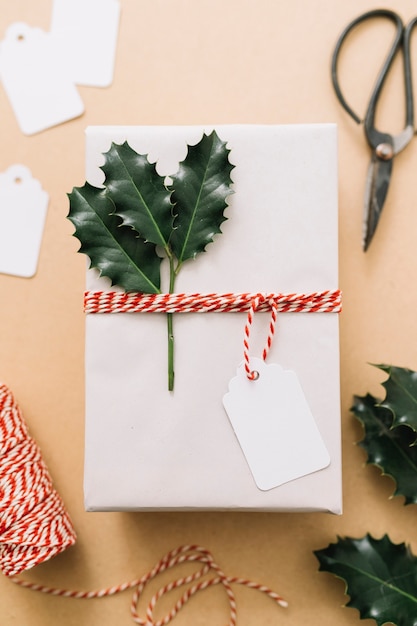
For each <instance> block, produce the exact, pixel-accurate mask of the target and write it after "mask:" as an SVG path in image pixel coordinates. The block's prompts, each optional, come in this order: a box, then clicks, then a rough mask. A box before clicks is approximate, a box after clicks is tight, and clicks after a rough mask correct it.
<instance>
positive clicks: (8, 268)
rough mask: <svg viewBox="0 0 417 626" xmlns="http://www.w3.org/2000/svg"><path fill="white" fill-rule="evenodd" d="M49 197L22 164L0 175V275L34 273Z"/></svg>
mask: <svg viewBox="0 0 417 626" xmlns="http://www.w3.org/2000/svg"><path fill="white" fill-rule="evenodd" d="M48 202H49V196H48V194H47V192H46V191H43V189H42V187H41V185H40V183H39V181H37V180H36V179H34V178H32V174H31V172H30V170H29V169H28V168H27V167H25V166H24V165H12V166H11V167H9V169H8V170H6V171H5V172H3V173H0V272H2V273H3V274H12V275H14V276H22V277H25V278H29V277H30V276H33V275H34V274H35V273H36V268H37V265H38V257H39V249H40V246H41V241H42V234H43V229H44V224H45V218H46V212H47V208H48Z"/></svg>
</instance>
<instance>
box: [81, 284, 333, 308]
mask: <svg viewBox="0 0 417 626" xmlns="http://www.w3.org/2000/svg"><path fill="white" fill-rule="evenodd" d="M257 298H260V304H259V308H258V310H259V311H261V312H262V311H269V310H270V309H271V303H272V302H274V303H275V304H276V307H277V312H280V313H339V312H340V311H341V302H342V297H341V291H340V290H339V289H334V290H327V291H315V292H312V293H307V294H304V293H224V294H216V293H207V294H201V293H192V294H184V293H157V294H148V293H137V292H133V293H125V292H118V291H86V292H85V294H84V312H85V313H87V314H94V313H214V312H218V313H241V312H246V311H249V309H250V308H251V305H252V303H253V301H254V300H256V299H257Z"/></svg>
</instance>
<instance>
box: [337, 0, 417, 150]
mask: <svg viewBox="0 0 417 626" xmlns="http://www.w3.org/2000/svg"><path fill="white" fill-rule="evenodd" d="M374 17H386V18H388V19H390V20H391V21H393V22H394V23H395V25H396V34H395V39H394V41H393V44H392V46H391V48H390V50H389V52H388V55H387V57H386V59H385V62H384V64H383V66H382V68H381V71H380V72H379V74H378V77H377V80H376V84H375V87H374V90H373V92H372V94H371V98H370V101H369V105H368V109H367V112H366V116H365V120H364V121H365V128H366V132H367V134H368V140H369V133H370V134H372V132H373V131H375V129H374V120H375V108H376V103H377V101H378V98H379V94H380V92H381V89H382V87H383V85H384V82H385V79H386V77H387V75H388V72H389V69H390V67H391V64H392V62H393V60H394V58H395V55H396V54H397V51H398V49H399V47H400V45H401V43H402V39H403V34H404V25H403V22H402V20H401V18H400V16H399V15H398V14H397V13H395V12H394V11H390V10H389V9H375V10H373V11H368V12H366V13H363V14H362V15H360V16H359V17H357V18H356V19H354V20H353V21H352V22H350V24H348V25H347V26H346V28H345V29H344V30H343V32H342V33H341V35H340V36H339V39H338V40H337V42H336V46H335V49H334V52H333V56H332V66H331V74H332V82H333V87H334V90H335V92H336V95H337V98H338V100H339V102H340V104H341V105H342V106H343V108H344V109H345V110H346V111H347V113H349V115H350V116H351V117H352V118H353V119H354V120H355V122H357V123H358V124H361V123H362V121H363V120H361V118H360V117H359V115H357V114H356V113H355V111H354V110H353V109H352V108H351V107H350V106H349V104H348V103H347V101H346V99H345V97H344V95H343V93H342V90H341V89H340V85H339V80H338V77H337V64H338V60H339V53H340V50H341V47H342V45H343V42H344V41H345V39H346V37H347V36H348V34H349V33H350V32H351V31H352V30H353V29H354V28H355V27H356V26H357V25H358V24H360V23H361V22H364V21H365V20H368V19H372V18H374ZM410 32H411V31H410ZM409 35H410V33H408V39H407V41H408V46H409ZM406 57H409V55H408V54H406V51H405V53H404V59H405V58H406ZM404 67H405V68H406V66H405V65H404ZM405 90H406V110H407V124H408V121H409V119H410V118H411V119H412V118H413V104H412V95H411V71H410V63H409V59H408V74H407V71H405ZM375 132H377V131H375ZM380 135H382V134H380ZM384 136H386V135H384ZM380 140H381V137H379V138H378V143H379V141H380Z"/></svg>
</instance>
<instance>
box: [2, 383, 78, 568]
mask: <svg viewBox="0 0 417 626" xmlns="http://www.w3.org/2000/svg"><path fill="white" fill-rule="evenodd" d="M73 543H75V533H74V530H73V527H72V524H71V521H70V519H69V516H68V514H67V512H66V511H65V507H64V504H63V502H62V500H61V498H60V496H59V495H58V493H57V492H56V491H55V489H53V486H52V480H51V477H50V475H49V472H48V469H47V467H46V465H45V463H44V462H43V460H42V455H41V452H40V450H39V448H38V446H37V445H36V443H35V441H34V440H33V439H31V438H30V437H29V435H28V431H27V428H26V425H25V423H24V420H23V416H22V414H21V411H20V409H19V407H18V405H17V404H16V402H15V400H14V397H13V395H12V393H11V392H10V390H9V389H8V387H7V386H6V385H4V384H2V383H0V568H1V569H2V571H3V572H4V574H6V576H15V575H16V574H18V573H20V572H21V571H23V570H27V569H29V568H31V567H33V566H35V565H38V564H39V563H42V562H43V561H46V560H48V559H50V558H51V557H52V556H54V555H55V554H58V553H59V552H62V551H63V550H65V549H66V548H67V547H68V546H71V545H72V544H73Z"/></svg>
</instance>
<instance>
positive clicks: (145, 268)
mask: <svg viewBox="0 0 417 626" xmlns="http://www.w3.org/2000/svg"><path fill="white" fill-rule="evenodd" d="M68 197H69V201H70V211H69V214H68V218H69V219H70V220H71V222H72V223H73V224H74V226H75V233H74V236H75V237H77V239H78V240H79V241H80V243H81V246H80V249H79V252H83V253H84V254H86V255H87V256H88V257H89V258H90V261H91V266H92V267H95V268H97V269H98V270H100V272H101V274H103V276H107V278H110V280H111V281H112V283H113V284H116V285H119V287H122V288H123V289H124V290H125V291H141V292H144V293H158V292H159V287H160V264H161V259H160V258H159V257H158V255H157V254H156V246H155V245H154V244H151V243H147V242H145V241H144V240H143V239H141V238H140V237H139V236H138V234H137V233H136V232H135V231H134V230H132V228H130V227H126V226H121V220H120V218H119V217H118V216H117V215H115V214H114V204H113V202H112V201H111V199H110V198H109V197H108V195H107V193H106V190H105V189H99V188H97V187H93V186H92V185H90V184H89V183H86V184H85V185H84V186H83V187H74V189H73V190H72V193H70V194H68Z"/></svg>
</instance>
